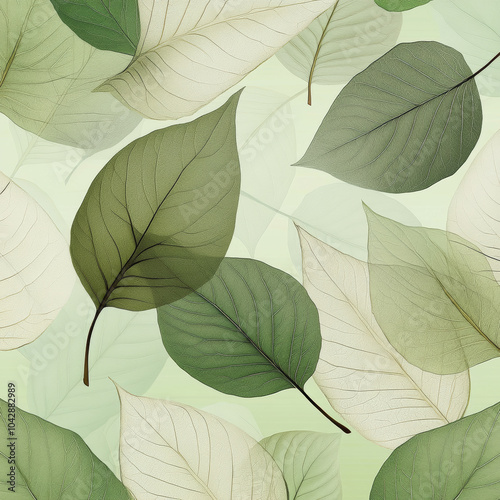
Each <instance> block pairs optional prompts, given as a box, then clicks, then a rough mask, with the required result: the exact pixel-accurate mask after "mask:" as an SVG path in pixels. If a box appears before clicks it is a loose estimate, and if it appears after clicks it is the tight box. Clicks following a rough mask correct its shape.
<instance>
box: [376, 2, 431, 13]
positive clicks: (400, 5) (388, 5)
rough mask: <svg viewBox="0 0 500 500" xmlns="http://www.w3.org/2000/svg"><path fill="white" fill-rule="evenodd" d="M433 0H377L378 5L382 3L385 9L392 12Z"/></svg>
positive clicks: (412, 7) (408, 8) (381, 5)
mask: <svg viewBox="0 0 500 500" xmlns="http://www.w3.org/2000/svg"><path fill="white" fill-rule="evenodd" d="M430 1H431V0H375V3H376V4H377V5H380V7H382V8H383V9H385V10H389V11H391V12H401V11H403V10H410V9H414V8H415V7H420V6H421V5H425V4H426V3H429V2H430Z"/></svg>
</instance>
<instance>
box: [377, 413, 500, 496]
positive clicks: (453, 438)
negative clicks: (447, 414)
mask: <svg viewBox="0 0 500 500" xmlns="http://www.w3.org/2000/svg"><path fill="white" fill-rule="evenodd" d="M499 414H500V404H497V405H495V406H492V407H491V408H488V409H486V410H484V411H482V412H480V413H476V414H474V415H471V416H469V417H466V418H463V419H462V420H459V421H458V422H454V423H452V424H449V425H447V426H445V427H441V428H440V429H435V430H432V431H429V432H426V433H424V434H419V435H418V436H415V437H414V438H412V439H411V440H410V441H408V442H407V443H405V444H404V445H402V446H401V447H399V448H398V449H397V450H395V451H394V452H393V453H392V455H391V456H390V457H389V458H388V460H387V461H386V462H385V464H384V465H383V466H382V468H381V469H380V472H379V473H378V475H377V477H376V478H375V482H374V484H373V488H372V491H371V494H370V499H371V500H382V499H383V500H391V499H394V500H396V499H398V498H400V499H401V498H409V497H408V494H411V495H412V498H415V499H417V498H440V499H442V500H455V499H460V500H476V499H478V498H480V499H481V500H497V499H498V483H499V482H500V467H499V462H500V447H499V443H500V423H499Z"/></svg>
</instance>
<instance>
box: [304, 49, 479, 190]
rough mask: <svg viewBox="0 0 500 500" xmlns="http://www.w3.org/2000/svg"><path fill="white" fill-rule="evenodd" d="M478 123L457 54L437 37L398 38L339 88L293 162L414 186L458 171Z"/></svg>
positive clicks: (475, 98) (377, 185) (397, 186)
mask: <svg viewBox="0 0 500 500" xmlns="http://www.w3.org/2000/svg"><path fill="white" fill-rule="evenodd" d="M481 126H482V111H481V100H480V97H479V93H478V91H477V87H476V84H475V82H474V78H473V77H472V72H471V70H470V68H469V67H468V66H467V64H466V63H465V61H464V59H463V57H462V55H461V54H460V53H459V52H457V51H456V50H455V49H452V48H451V47H447V46H445V45H442V44H440V43H437V42H414V43H403V44H400V45H398V46H396V47H395V48H394V49H392V50H390V51H389V52H388V53H387V54H385V55H384V56H382V57H381V58H380V59H378V60H377V61H375V62H374V63H373V64H372V65H371V66H369V67H368V68H367V69H366V70H364V71H363V72H362V73H360V74H358V75H357V76H355V77H354V78H353V79H352V80H351V81H350V82H349V83H348V84H347V85H346V86H345V87H344V89H343V90H342V91H341V92H340V94H339V95H338V97H337V99H335V101H334V103H333V104H332V107H331V108H330V110H329V111H328V113H327V115H326V117H325V119H324V120H323V123H322V124H321V126H320V128H319V130H318V132H317V133H316V135H315V137H314V139H313V141H312V143H311V145H310V146H309V149H308V150H307V152H306V154H305V155H304V157H303V158H302V159H301V160H300V161H299V162H298V163H297V165H300V166H306V167H313V168H317V169H319V170H323V171H325V172H327V173H330V174H332V175H333V176H335V177H337V178H339V179H341V180H343V181H345V182H349V183H350V184H354V185H356V186H361V187H364V188H369V189H375V190H377V191H386V192H390V193H406V192H412V191H419V190H422V189H425V188H427V187H429V186H432V185H433V184H435V183H436V182H438V181H440V180H442V179H444V178H445V177H448V176H450V175H453V174H454V173H455V172H456V171H457V170H458V169H459V168H460V166H461V165H462V164H463V163H464V162H465V161H466V160H467V158H468V156H469V155H470V153H471V151H472V150H473V149H474V146H475V145H476V142H477V140H478V138H479V135H480V133H481Z"/></svg>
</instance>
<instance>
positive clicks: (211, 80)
mask: <svg viewBox="0 0 500 500" xmlns="http://www.w3.org/2000/svg"><path fill="white" fill-rule="evenodd" d="M333 2H334V0H308V1H306V2H304V1H303V0H255V1H253V2H244V1H238V2H224V3H222V4H221V2H220V0H204V1H201V0H198V1H197V2H191V1H190V0H180V1H177V2H176V7H175V10H173V9H169V6H170V3H169V2H162V1H159V0H144V1H142V2H140V4H139V13H140V19H141V38H140V41H139V45H138V47H137V52H136V54H135V56H134V59H133V61H132V63H131V64H130V65H129V66H128V67H127V68H126V69H125V70H124V71H122V73H120V74H119V75H117V76H115V77H113V78H109V79H108V80H107V81H106V82H105V83H103V84H102V85H101V86H100V87H99V88H98V89H97V90H100V91H103V92H111V93H112V94H113V95H114V96H115V97H116V98H117V99H119V100H120V101H121V102H123V103H124V104H125V105H127V106H129V107H130V108H131V109H134V110H136V111H138V112H139V113H141V114H142V115H144V116H146V117H147V118H154V119H158V120H166V119H176V118H180V117H183V116H187V115H191V114H193V113H194V112H195V111H197V110H199V109H200V108H201V107H203V106H204V105H205V104H207V103H209V102H210V101H212V100H213V99H215V98H216V97H218V96H219V95H220V94H222V93H223V92H225V91H226V90H227V89H229V88H231V87H233V86H234V85H236V84H237V83H238V82H239V81H240V80H242V79H243V78H244V77H245V76H246V75H247V74H248V73H250V72H251V71H253V70H254V69H255V68H256V67H257V66H258V65H259V64H261V63H262V62H264V61H265V60H267V59H269V58H270V57H271V56H272V55H273V54H274V53H275V52H276V51H277V50H278V49H279V48H280V47H282V46H283V45H284V44H285V43H287V42H288V41H289V40H290V39H291V38H293V37H294V36H295V35H296V34H297V33H299V32H300V31H302V30H303V29H304V28H306V27H307V25H308V24H309V23H310V22H311V21H312V20H313V19H314V18H315V17H317V16H318V15H319V14H321V13H322V12H323V11H325V10H326V9H327V8H328V7H330V6H331V5H332V4H333ZM200 75H203V78H200Z"/></svg>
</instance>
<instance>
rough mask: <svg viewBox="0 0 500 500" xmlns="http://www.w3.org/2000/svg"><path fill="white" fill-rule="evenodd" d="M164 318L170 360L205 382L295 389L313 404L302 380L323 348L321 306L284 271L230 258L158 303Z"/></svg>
mask: <svg viewBox="0 0 500 500" xmlns="http://www.w3.org/2000/svg"><path fill="white" fill-rule="evenodd" d="M158 324H159V326H160V332H161V336H162V339H163V344H164V345H165V349H166V350H167V352H168V353H169V354H170V356H171V357H172V359H173V360H174V361H175V362H176V363H177V364H178V365H179V366H180V367H181V368H182V369H183V370H185V371H186V372H187V373H189V374H190V375H191V376H193V377H194V378H196V379H197V380H199V381H200V382H203V383H204V384H206V385H208V386H210V387H213V388H214V389H217V390H218V391H221V392H224V393H226V394H234V395H236V396H241V397H257V396H265V395H268V394H273V393H276V392H279V391H282V390H285V389H290V388H296V389H298V390H299V391H300V392H301V393H302V394H303V395H304V396H305V397H306V398H307V399H308V400H309V401H310V402H311V403H312V404H313V405H315V403H314V402H312V401H311V400H310V398H309V397H308V396H307V395H306V393H305V391H304V385H305V383H306V382H307V380H308V379H309V378H310V377H311V376H312V374H313V373H314V370H315V368H316V365H317V363H318V359H319V352H320V349H321V334H320V330H319V319H318V311H317V309H316V307H315V306H314V304H313V302H312V300H311V299H310V298H309V296H308V295H307V292H306V291H305V289H304V288H303V287H302V285H301V284H300V283H299V282H298V281H296V280H295V279H294V278H292V277H291V276H289V275H288V274H286V273H284V272H283V271H280V270H278V269H275V268H273V267H270V266H268V265H267V264H264V263H262V262H259V261H256V260H251V259H235V258H226V259H224V260H223V261H222V263H221V265H220V267H219V269H218V270H217V272H216V273H215V275H214V277H213V278H212V279H211V280H210V281H209V282H207V283H206V284H205V285H203V286H202V287H200V288H199V289H198V290H196V291H195V292H194V293H192V294H191V295H189V296H187V297H185V298H184V299H182V300H180V301H178V302H175V303H173V304H168V305H166V306H164V307H160V308H159V309H158ZM315 407H316V408H318V407H317V405H315ZM318 409H319V408H318ZM319 410H320V411H321V409H319ZM322 413H324V412H322ZM325 416H327V415H325ZM327 418H328V416H327ZM332 421H333V420H332ZM334 423H335V424H336V425H337V423H336V422H334ZM339 426H340V425H339ZM340 427H341V428H343V426H340ZM344 429H345V428H344Z"/></svg>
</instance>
